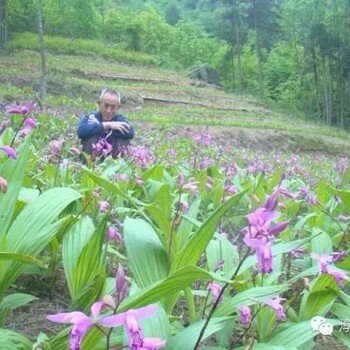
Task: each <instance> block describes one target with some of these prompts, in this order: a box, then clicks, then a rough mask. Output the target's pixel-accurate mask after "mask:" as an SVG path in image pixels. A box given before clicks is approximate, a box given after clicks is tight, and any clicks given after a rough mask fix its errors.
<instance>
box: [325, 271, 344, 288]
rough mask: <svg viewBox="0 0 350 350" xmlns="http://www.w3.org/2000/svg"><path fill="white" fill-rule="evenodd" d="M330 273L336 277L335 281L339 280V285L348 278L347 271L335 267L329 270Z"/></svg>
mask: <svg viewBox="0 0 350 350" xmlns="http://www.w3.org/2000/svg"><path fill="white" fill-rule="evenodd" d="M328 274H330V275H332V276H333V277H334V278H335V281H336V282H337V284H338V286H339V287H341V286H342V285H343V280H344V279H346V274H345V272H343V271H340V270H335V269H333V270H329V271H328Z"/></svg>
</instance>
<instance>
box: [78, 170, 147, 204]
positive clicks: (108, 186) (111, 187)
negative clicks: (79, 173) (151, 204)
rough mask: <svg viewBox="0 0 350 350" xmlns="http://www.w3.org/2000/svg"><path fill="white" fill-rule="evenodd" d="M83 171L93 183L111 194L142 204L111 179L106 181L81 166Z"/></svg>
mask: <svg viewBox="0 0 350 350" xmlns="http://www.w3.org/2000/svg"><path fill="white" fill-rule="evenodd" d="M83 171H84V172H85V173H86V174H87V175H88V176H89V177H90V178H91V179H92V180H93V181H95V183H97V184H98V185H100V186H101V187H103V188H104V189H105V190H107V192H109V193H111V194H115V195H117V196H121V197H122V198H124V199H126V200H128V201H130V203H135V204H140V205H144V203H142V202H141V201H139V200H138V199H137V198H134V197H132V196H130V195H129V194H128V193H125V192H124V191H122V190H121V189H120V187H119V186H118V184H115V183H112V182H111V181H108V180H106V179H104V178H103V177H101V176H99V175H97V174H96V173H94V172H92V171H91V170H89V169H87V168H83Z"/></svg>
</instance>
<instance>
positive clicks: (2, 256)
mask: <svg viewBox="0 0 350 350" xmlns="http://www.w3.org/2000/svg"><path fill="white" fill-rule="evenodd" d="M0 260H12V261H19V262H22V263H24V264H29V265H35V266H39V267H42V268H45V265H44V263H43V262H42V261H41V260H39V259H37V258H34V257H33V256H29V255H25V254H20V253H6V252H0Z"/></svg>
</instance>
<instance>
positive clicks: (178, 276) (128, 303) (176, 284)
mask: <svg viewBox="0 0 350 350" xmlns="http://www.w3.org/2000/svg"><path fill="white" fill-rule="evenodd" d="M214 278H215V275H214V274H211V273H209V272H208V271H205V270H203V269H201V268H199V267H196V266H190V265H189V266H185V267H183V268H181V269H179V270H177V271H175V272H174V273H172V274H171V275H170V276H169V277H167V278H165V279H163V280H161V281H159V282H156V283H153V284H152V285H150V286H148V287H147V288H144V289H142V290H140V291H139V292H137V293H135V294H133V295H132V296H129V297H128V298H127V299H125V300H124V301H123V302H122V303H121V305H120V308H119V309H118V311H126V310H128V309H131V308H138V307H141V306H144V305H148V304H151V303H154V302H156V301H159V300H161V299H162V298H164V297H166V296H170V295H173V294H174V293H177V292H179V291H180V290H183V289H185V288H186V287H187V286H189V285H190V284H191V283H192V282H194V281H196V280H201V279H202V280H210V279H214Z"/></svg>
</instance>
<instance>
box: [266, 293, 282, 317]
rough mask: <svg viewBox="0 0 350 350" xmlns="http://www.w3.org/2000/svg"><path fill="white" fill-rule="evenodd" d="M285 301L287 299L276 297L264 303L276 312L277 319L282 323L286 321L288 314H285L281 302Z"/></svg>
mask: <svg viewBox="0 0 350 350" xmlns="http://www.w3.org/2000/svg"><path fill="white" fill-rule="evenodd" d="M284 300H286V299H285V298H280V297H276V298H274V299H268V300H266V301H265V302H264V303H265V304H266V305H268V306H270V307H271V308H272V309H273V310H274V311H275V312H276V315H277V319H279V320H280V321H283V320H285V319H286V314H285V312H284V309H283V306H282V305H281V302H282V301H284Z"/></svg>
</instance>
